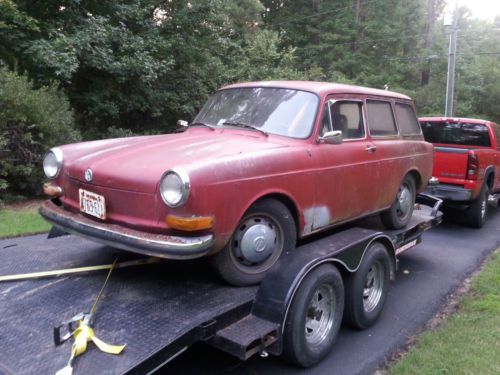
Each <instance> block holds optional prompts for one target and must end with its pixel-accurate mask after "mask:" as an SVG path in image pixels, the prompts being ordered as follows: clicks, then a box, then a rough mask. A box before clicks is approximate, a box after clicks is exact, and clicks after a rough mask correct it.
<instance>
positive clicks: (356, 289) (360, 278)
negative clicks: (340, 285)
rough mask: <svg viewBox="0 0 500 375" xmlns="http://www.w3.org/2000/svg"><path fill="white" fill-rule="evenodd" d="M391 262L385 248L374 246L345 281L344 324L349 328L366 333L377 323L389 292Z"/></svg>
mask: <svg viewBox="0 0 500 375" xmlns="http://www.w3.org/2000/svg"><path fill="white" fill-rule="evenodd" d="M390 269H391V260H390V258H389V254H388V252H387V249H386V247H385V246H384V245H382V244H381V243H380V242H374V243H372V244H371V245H370V247H369V248H368V250H367V251H366V253H365V255H364V257H363V260H362V262H361V265H360V266H359V268H358V270H357V271H356V272H354V273H351V274H349V275H348V276H347V277H346V280H345V293H346V296H345V312H344V320H345V322H346V323H348V324H349V325H350V326H352V327H354V328H358V329H365V328H368V327H369V326H371V325H372V324H373V323H375V322H376V321H377V319H378V318H379V316H380V314H381V313H382V309H383V308H384V303H385V300H386V298H387V291H388V289H389V276H390Z"/></svg>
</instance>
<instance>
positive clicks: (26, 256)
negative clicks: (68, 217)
mask: <svg viewBox="0 0 500 375" xmlns="http://www.w3.org/2000/svg"><path fill="white" fill-rule="evenodd" d="M440 204H441V201H440V200H439V199H436V198H434V197H432V196H428V195H424V194H420V195H419V196H418V197H417V204H416V207H415V210H414V214H413V217H412V219H411V222H410V224H409V225H408V226H407V227H406V228H404V229H400V230H391V231H388V230H384V229H382V227H381V225H380V223H379V221H378V220H377V219H376V218H369V219H366V220H363V221H360V222H357V223H356V224H355V225H349V226H343V227H341V228H337V229H336V230H335V231H334V232H333V233H328V234H327V235H323V236H321V237H320V236H316V237H315V238H313V239H311V240H308V241H307V242H304V243H301V244H300V246H299V247H297V248H296V249H294V250H293V251H290V252H289V253H287V254H285V255H284V256H283V257H282V259H281V260H280V261H279V263H278V264H277V265H276V266H275V267H274V268H273V269H272V270H271V272H270V273H269V275H268V276H266V278H265V279H264V281H263V282H262V283H261V284H260V285H259V286H251V287H232V286H229V285H227V284H225V283H224V282H223V281H221V280H220V279H218V278H217V277H216V276H215V274H214V273H213V272H212V270H211V269H210V268H209V267H207V265H206V261H205V260H203V259H201V260H196V261H161V262H141V260H140V259H138V256H137V255H135V254H131V253H126V252H122V251H119V250H116V249H113V248H110V247H105V246H100V245H96V244H94V243H92V242H89V241H87V240H84V239H81V238H78V237H73V236H63V237H58V238H52V239H47V238H44V237H43V236H33V237H28V238H24V239H23V241H22V243H23V245H22V246H21V244H19V243H18V242H19V241H18V240H16V239H15V238H14V239H8V240H2V241H0V249H1V250H2V256H3V258H2V262H1V263H0V275H12V274H22V273H28V272H30V273H31V272H38V271H46V270H54V269H57V270H60V269H68V268H78V267H80V268H81V267H87V266H95V265H102V264H109V263H112V262H113V259H115V258H116V256H118V257H119V262H120V263H121V264H127V262H128V264H132V263H134V262H135V263H146V264H143V265H142V266H137V267H129V268H127V269H122V268H117V269H116V270H115V271H113V275H112V276H111V278H110V280H109V282H108V285H107V287H106V289H105V291H104V293H103V295H102V297H101V300H100V302H99V305H98V307H97V310H96V315H95V319H94V322H93V323H94V324H93V328H94V330H95V333H96V335H97V336H99V337H100V338H101V339H102V340H104V341H106V342H111V343H119V344H126V348H125V350H124V351H123V353H122V354H120V355H117V356H114V355H109V354H106V353H103V352H101V351H99V350H98V349H97V348H96V347H95V346H92V345H90V344H89V346H88V349H87V351H86V353H85V354H83V355H81V356H79V357H76V359H75V360H74V361H73V367H74V373H75V374H80V373H81V374H88V373H99V374H143V373H154V372H156V371H158V370H159V369H168V367H165V366H168V362H170V361H171V360H173V359H174V358H176V357H177V356H178V355H179V354H181V353H183V352H184V351H186V350H187V349H188V348H189V347H190V346H191V345H193V344H194V343H196V342H200V341H202V342H206V343H208V344H210V345H212V346H214V347H216V348H218V349H221V350H223V351H225V352H227V353H230V354H232V355H234V356H236V357H238V358H239V359H241V360H246V359H248V358H250V357H251V356H253V355H255V354H261V355H263V356H266V355H268V354H272V355H276V356H282V357H283V358H284V359H286V360H288V361H289V362H291V363H294V364H296V365H299V366H301V367H309V366H312V365H314V364H316V363H318V362H319V361H321V360H322V359H323V358H324V357H325V356H326V355H328V353H329V352H330V351H331V349H332V346H333V344H334V342H335V338H336V336H337V333H338V330H339V328H340V325H341V323H342V322H344V323H346V324H349V325H351V326H353V327H356V328H359V329H364V328H367V327H369V326H370V325H372V324H374V323H375V322H376V321H377V319H378V317H379V316H380V314H381V312H382V309H383V306H384V302H385V300H386V297H387V291H388V287H389V280H391V279H394V277H395V274H396V270H397V265H398V256H399V255H400V254H401V253H402V252H404V251H405V250H407V249H409V248H412V247H414V246H415V245H417V244H418V243H420V241H421V240H422V234H423V233H424V232H425V231H426V230H428V229H430V228H432V227H434V226H436V225H438V224H439V223H440V222H441V217H442V215H441V213H440V212H439V206H440ZM83 270H85V268H84V269H83ZM104 277H105V275H104V274H103V273H102V272H86V273H80V274H76V275H60V276H57V277H48V278H34V279H27V280H21V281H20V280H17V281H8V282H0V329H1V331H0V373H5V374H21V373H22V374H34V373H55V372H56V371H58V370H60V369H61V368H63V367H65V366H66V364H67V363H68V358H69V356H70V350H71V341H72V340H71V339H70V340H67V341H65V340H64V339H65V337H64V332H65V331H71V330H72V329H73V325H72V323H74V320H73V321H72V318H73V317H75V316H78V314H79V313H81V312H88V311H89V310H90V307H91V306H92V304H93V302H94V300H95V296H96V294H97V292H98V291H99V289H100V288H101V285H102V283H103V280H104ZM62 322H66V323H68V324H66V323H65V324H61V323H62ZM68 333H71V332H68ZM70 336H71V335H69V336H68V337H70ZM55 343H57V344H60V345H56V344H55Z"/></svg>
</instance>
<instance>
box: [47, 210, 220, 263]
mask: <svg viewBox="0 0 500 375" xmlns="http://www.w3.org/2000/svg"><path fill="white" fill-rule="evenodd" d="M39 212H40V215H42V216H43V217H44V218H45V220H47V221H48V222H49V223H51V224H53V225H54V226H56V227H58V228H60V229H62V230H63V231H65V232H68V233H72V234H76V235H79V236H82V237H86V238H88V239H90V240H92V241H96V242H99V243H102V244H105V245H109V246H112V247H116V248H119V249H123V250H128V251H132V252H135V253H140V254H145V255H150V256H156V257H161V258H169V259H192V258H199V257H201V256H203V255H206V254H207V253H208V252H209V251H210V250H211V249H212V246H213V242H214V238H213V235H212V234H208V235H204V236H196V237H180V236H168V235H163V234H155V233H147V232H142V231H138V230H133V229H129V228H125V227H122V226H120V225H116V224H110V223H104V222H96V221H94V220H91V219H89V218H87V217H85V216H83V215H82V214H78V213H73V212H70V211H67V210H65V209H64V208H63V207H61V206H58V205H56V204H55V203H54V202H52V201H46V202H45V203H44V204H43V205H42V206H41V207H40V211H39Z"/></svg>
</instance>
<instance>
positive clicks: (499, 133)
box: [491, 123, 500, 192]
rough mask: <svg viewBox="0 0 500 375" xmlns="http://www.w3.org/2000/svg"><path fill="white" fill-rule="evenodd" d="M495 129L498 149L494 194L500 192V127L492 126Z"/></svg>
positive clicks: (496, 153)
mask: <svg viewBox="0 0 500 375" xmlns="http://www.w3.org/2000/svg"><path fill="white" fill-rule="evenodd" d="M491 125H492V127H493V132H494V133H495V138H496V149H495V150H494V152H495V157H494V161H495V185H494V188H493V190H494V192H497V191H500V125H497V124H494V123H492V124H491ZM492 146H493V145H492Z"/></svg>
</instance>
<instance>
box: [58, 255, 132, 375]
mask: <svg viewBox="0 0 500 375" xmlns="http://www.w3.org/2000/svg"><path fill="white" fill-rule="evenodd" d="M117 262H118V257H117V258H116V259H115V261H114V262H113V264H112V265H111V267H110V269H109V272H108V276H107V277H106V280H105V281H104V284H103V285H102V287H101V290H100V291H99V294H98V295H97V298H96V300H95V302H94V304H93V305H92V309H91V310H90V313H89V314H82V315H81V318H80V320H79V321H78V328H77V329H76V330H75V331H74V332H72V336H73V338H74V339H75V342H74V343H73V345H72V347H71V356H70V358H69V361H68V364H67V366H66V367H64V368H62V369H61V370H59V371H57V372H56V375H71V374H72V373H73V367H72V366H71V365H72V362H73V359H75V357H77V356H79V355H81V354H83V353H85V351H86V350H87V343H88V342H91V341H92V342H93V343H94V344H95V345H96V346H97V348H99V350H101V351H103V352H105V353H108V354H120V353H121V352H122V351H123V349H124V348H125V346H126V345H111V344H107V343H105V342H104V341H102V340H101V339H99V338H98V337H97V336H96V335H95V332H94V330H93V329H92V327H91V324H92V318H93V316H94V314H95V311H96V309H97V304H98V303H99V300H100V298H101V296H102V293H103V292H104V288H105V287H106V284H107V283H108V280H109V278H110V276H111V273H112V272H113V269H114V268H115V266H116V264H117Z"/></svg>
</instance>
